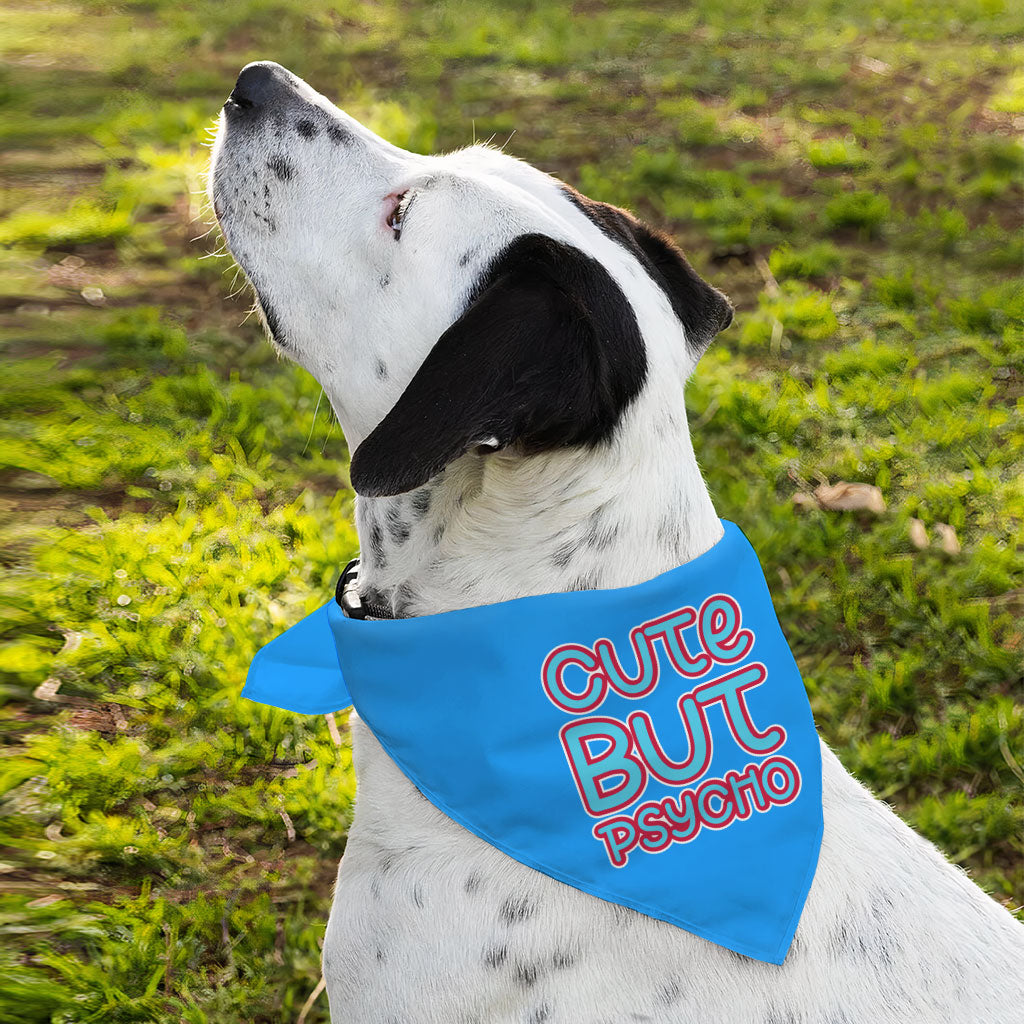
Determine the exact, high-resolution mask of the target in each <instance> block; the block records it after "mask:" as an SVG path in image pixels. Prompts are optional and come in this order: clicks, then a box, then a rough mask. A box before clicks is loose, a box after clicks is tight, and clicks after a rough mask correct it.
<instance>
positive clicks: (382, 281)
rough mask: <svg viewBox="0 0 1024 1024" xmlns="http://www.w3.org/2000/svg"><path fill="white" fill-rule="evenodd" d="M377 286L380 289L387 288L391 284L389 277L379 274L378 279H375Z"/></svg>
mask: <svg viewBox="0 0 1024 1024" xmlns="http://www.w3.org/2000/svg"><path fill="white" fill-rule="evenodd" d="M377 284H379V285H380V286H381V288H387V286H388V285H389V284H391V275H390V274H381V275H380V277H379V278H378V279H377Z"/></svg>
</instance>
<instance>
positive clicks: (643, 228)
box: [562, 185, 733, 357]
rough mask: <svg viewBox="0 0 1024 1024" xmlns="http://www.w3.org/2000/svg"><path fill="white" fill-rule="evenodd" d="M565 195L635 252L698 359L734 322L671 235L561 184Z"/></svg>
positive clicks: (718, 295) (720, 297)
mask: <svg viewBox="0 0 1024 1024" xmlns="http://www.w3.org/2000/svg"><path fill="white" fill-rule="evenodd" d="M562 191H563V192H564V194H565V196H566V198H567V199H568V200H569V201H570V202H571V203H572V204H573V206H575V207H576V208H577V209H578V210H580V211H581V212H582V213H584V214H585V215H586V216H587V217H589V218H590V220H592V221H593V222H594V223H595V224H596V225H597V226H598V227H599V228H600V229H601V231H603V232H604V234H606V235H607V236H608V237H609V238H613V239H615V241H617V242H619V243H620V244H621V245H622V246H623V247H624V248H626V249H627V250H628V251H629V252H630V253H632V255H633V256H634V257H635V258H636V259H637V261H638V262H639V263H640V265H641V266H642V267H643V268H644V270H646V271H647V273H648V275H649V276H650V278H651V280H652V281H654V282H655V284H657V285H658V286H659V287H660V288H661V289H662V291H663V292H664V293H665V294H666V295H667V296H668V300H669V302H670V303H671V304H672V310H673V312H674V313H675V314H676V316H677V317H679V320H680V322H681V323H682V325H683V327H684V328H685V329H686V344H687V347H688V348H689V349H690V350H691V351H692V352H693V354H694V356H695V357H699V356H700V354H701V353H702V352H703V351H704V350H705V349H706V348H707V347H708V345H709V344H711V339H712V338H714V336H715V335H716V334H717V333H718V332H719V331H724V330H725V328H726V327H728V326H729V324H731V323H732V315H733V308H732V305H731V303H730V302H729V300H728V299H727V298H726V297H725V296H724V295H723V294H722V293H721V292H720V291H718V289H717V288H712V287H711V285H709V284H708V283H707V282H706V281H705V280H703V279H702V278H701V277H700V276H699V275H698V274H697V272H696V271H695V270H694V269H693V267H691V266H690V263H689V261H688V260H687V259H686V257H685V256H684V255H683V254H682V252H681V251H680V249H679V247H678V246H677V245H676V244H675V242H673V241H672V239H671V238H669V237H668V236H667V235H664V234H662V233H661V232H660V231H655V230H654V229H653V228H650V227H648V226H647V225H646V224H642V223H641V222H640V221H638V220H637V219H636V218H635V217H634V216H633V215H632V214H631V213H629V212H628V211H627V210H620V209H619V208H618V207H617V206H609V205H608V203H598V202H595V201H594V200H593V199H588V198H587V197H586V196H583V195H580V193H579V192H577V191H576V190H575V189H574V188H571V187H570V186H568V185H563V186H562Z"/></svg>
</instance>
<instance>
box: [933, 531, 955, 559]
mask: <svg viewBox="0 0 1024 1024" xmlns="http://www.w3.org/2000/svg"><path fill="white" fill-rule="evenodd" d="M935 532H936V533H937V534H938V535H939V547H940V548H942V550H943V551H945V552H946V554H947V555H959V554H960V541H959V540H958V539H957V536H956V530H954V529H953V527H952V526H950V525H949V523H936V524H935Z"/></svg>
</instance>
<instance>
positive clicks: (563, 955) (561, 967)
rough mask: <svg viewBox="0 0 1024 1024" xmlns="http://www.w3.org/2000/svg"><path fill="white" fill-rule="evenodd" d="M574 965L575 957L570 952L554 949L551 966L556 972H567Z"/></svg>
mask: <svg viewBox="0 0 1024 1024" xmlns="http://www.w3.org/2000/svg"><path fill="white" fill-rule="evenodd" d="M575 963H576V956H575V954H573V952H572V951H571V950H568V949H556V950H555V952H554V954H553V955H552V957H551V966H552V967H554V969H555V970H556V971H567V970H569V968H570V967H572V966H573V965H574V964H575Z"/></svg>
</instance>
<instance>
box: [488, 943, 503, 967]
mask: <svg viewBox="0 0 1024 1024" xmlns="http://www.w3.org/2000/svg"><path fill="white" fill-rule="evenodd" d="M507 959H508V946H492V947H491V948H490V949H486V950H484V963H485V964H487V966H488V967H493V968H495V969H497V968H498V967H501V966H502V965H503V964H504V963H505V961H506V960H507Z"/></svg>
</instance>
